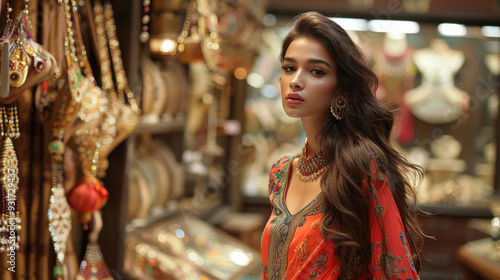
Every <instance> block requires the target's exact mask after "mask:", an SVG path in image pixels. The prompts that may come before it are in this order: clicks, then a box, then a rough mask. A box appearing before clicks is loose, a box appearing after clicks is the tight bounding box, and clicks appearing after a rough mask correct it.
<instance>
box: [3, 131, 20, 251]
mask: <svg viewBox="0 0 500 280" xmlns="http://www.w3.org/2000/svg"><path fill="white" fill-rule="evenodd" d="M18 174H19V169H18V162H17V156H16V151H15V150H14V145H13V144H12V140H11V139H10V138H9V137H7V138H5V140H4V142H3V148H2V161H1V169H0V176H1V183H2V217H1V219H0V222H1V224H0V234H1V235H0V253H3V252H5V251H8V252H12V251H14V250H19V239H20V237H19V232H20V231H21V218H20V216H19V177H18Z"/></svg>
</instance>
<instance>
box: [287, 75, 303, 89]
mask: <svg viewBox="0 0 500 280" xmlns="http://www.w3.org/2000/svg"><path fill="white" fill-rule="evenodd" d="M290 88H291V89H292V90H301V89H302V88H304V83H302V82H301V81H300V80H299V79H298V77H297V76H295V77H294V78H293V80H292V81H291V82H290Z"/></svg>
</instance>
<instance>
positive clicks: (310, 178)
mask: <svg viewBox="0 0 500 280" xmlns="http://www.w3.org/2000/svg"><path fill="white" fill-rule="evenodd" d="M308 153H309V145H308V141H307V138H306V143H305V144H304V148H302V154H301V155H300V157H299V164H298V166H297V174H298V175H299V179H300V180H301V181H302V182H304V183H309V182H314V181H315V180H316V179H317V178H318V176H320V175H321V174H323V173H324V172H325V171H326V169H327V168H328V166H329V165H330V164H329V163H328V161H327V160H326V157H325V154H324V153H323V152H322V151H319V152H317V153H315V154H314V155H313V156H312V157H309V158H308V157H307V155H308Z"/></svg>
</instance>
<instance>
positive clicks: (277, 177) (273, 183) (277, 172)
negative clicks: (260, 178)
mask: <svg viewBox="0 0 500 280" xmlns="http://www.w3.org/2000/svg"><path fill="white" fill-rule="evenodd" d="M297 155H298V154H289V155H286V156H283V157H281V158H279V159H278V160H276V161H275V162H274V163H273V165H272V166H271V170H270V172H269V190H270V192H271V190H275V189H278V188H279V187H281V183H282V181H284V180H286V178H285V177H286V174H287V173H288V170H289V168H290V166H291V163H292V160H293V159H294V158H295V157H296V156H297Z"/></svg>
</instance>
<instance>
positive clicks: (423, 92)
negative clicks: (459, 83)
mask: <svg viewBox="0 0 500 280" xmlns="http://www.w3.org/2000/svg"><path fill="white" fill-rule="evenodd" d="M414 61H415V65H416V66H417V68H418V70H419V71H420V72H421V73H422V84H421V85H420V86H418V87H416V88H414V89H411V90H409V91H408V92H407V93H406V95H405V101H406V103H407V104H408V106H409V107H410V109H411V112H412V113H413V115H415V116H416V117H417V118H419V119H421V120H423V121H425V122H428V123H432V124H441V123H449V122H452V121H454V120H457V119H458V118H459V117H460V116H461V115H462V113H463V112H464V110H467V108H468V106H469V95H468V94H467V93H466V92H465V91H463V90H461V89H459V88H457V87H456V86H455V85H454V81H453V77H454V75H455V74H456V73H457V72H458V70H459V69H460V68H461V67H462V65H463V63H464V61H465V57H464V54H463V53H462V52H460V51H456V50H453V49H450V47H449V46H448V45H447V44H446V42H445V41H443V40H441V39H435V40H433V41H432V42H431V45H430V47H429V48H425V49H420V50H417V51H416V52H415V55H414Z"/></svg>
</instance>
